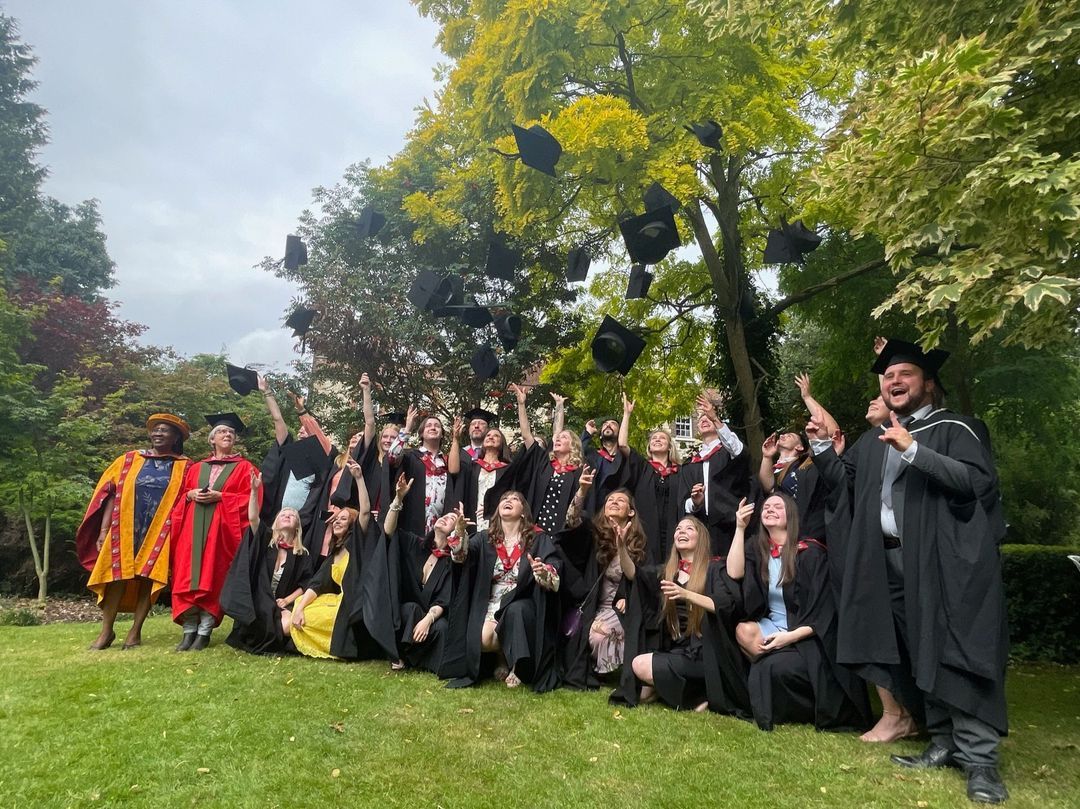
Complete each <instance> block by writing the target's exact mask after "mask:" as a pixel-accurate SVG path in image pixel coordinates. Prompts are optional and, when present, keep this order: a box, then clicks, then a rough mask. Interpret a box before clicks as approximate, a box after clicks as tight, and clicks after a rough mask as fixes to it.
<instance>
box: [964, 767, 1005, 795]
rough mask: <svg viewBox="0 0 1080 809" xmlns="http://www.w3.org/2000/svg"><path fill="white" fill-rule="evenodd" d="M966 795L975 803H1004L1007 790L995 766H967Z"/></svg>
mask: <svg viewBox="0 0 1080 809" xmlns="http://www.w3.org/2000/svg"><path fill="white" fill-rule="evenodd" d="M967 796H968V800H970V801H974V802H975V803H1005V801H1007V800H1008V799H1009V790H1007V789H1005V784H1003V783H1002V782H1001V776H1000V775H998V771H997V767H986V766H982V767H968V768H967Z"/></svg>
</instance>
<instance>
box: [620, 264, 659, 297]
mask: <svg viewBox="0 0 1080 809" xmlns="http://www.w3.org/2000/svg"><path fill="white" fill-rule="evenodd" d="M652 282H653V274H652V273H651V272H649V271H648V270H646V269H645V265H644V264H634V265H632V266H631V267H630V283H629V284H627V285H626V300H628V301H632V300H635V299H636V298H644V297H645V296H646V295H648V294H649V287H650V286H652Z"/></svg>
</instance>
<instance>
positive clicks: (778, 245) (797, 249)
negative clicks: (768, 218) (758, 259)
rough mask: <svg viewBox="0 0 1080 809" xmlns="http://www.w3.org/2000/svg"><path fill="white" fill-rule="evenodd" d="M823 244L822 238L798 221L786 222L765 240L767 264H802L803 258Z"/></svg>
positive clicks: (770, 232)
mask: <svg viewBox="0 0 1080 809" xmlns="http://www.w3.org/2000/svg"><path fill="white" fill-rule="evenodd" d="M819 244H821V236H819V235H818V234H817V233H815V232H814V231H812V230H810V229H809V228H808V227H807V226H806V225H804V224H803V222H802V220H801V219H798V220H796V221H794V222H792V223H790V224H788V223H787V222H784V223H783V224H781V225H780V227H779V228H774V229H772V230H770V231H769V235H768V237H767V238H766V239H765V255H764V257H763V258H764V261H765V263H766V264H802V263H803V256H805V255H806V254H807V253H812V252H813V251H814V250H816V249H817V246H818V245H819Z"/></svg>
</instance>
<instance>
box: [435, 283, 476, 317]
mask: <svg viewBox="0 0 1080 809" xmlns="http://www.w3.org/2000/svg"><path fill="white" fill-rule="evenodd" d="M433 300H434V301H435V305H434V306H433V307H432V309H431V314H433V315H435V317H449V316H450V315H459V316H460V315H461V312H462V309H463V308H464V307H465V279H463V278H462V277H461V276H460V275H458V274H457V273H451V274H450V275H444V276H442V278H440V279H439V286H438V287H437V288H436V295H435V298H434V299H433ZM442 301H445V303H442ZM474 303H475V302H474Z"/></svg>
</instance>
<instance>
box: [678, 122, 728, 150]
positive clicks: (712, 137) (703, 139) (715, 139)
mask: <svg viewBox="0 0 1080 809" xmlns="http://www.w3.org/2000/svg"><path fill="white" fill-rule="evenodd" d="M686 131H687V132H690V133H692V134H693V136H694V137H695V138H697V139H698V143H700V144H701V145H702V146H704V147H705V148H706V149H716V150H717V151H720V149H721V143H720V139H721V138H723V137H724V128H723V127H722V126H720V124H718V123H717V122H716V121H713V120H709V121H699V122H696V123H692V124H690V126H688V127H686Z"/></svg>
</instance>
